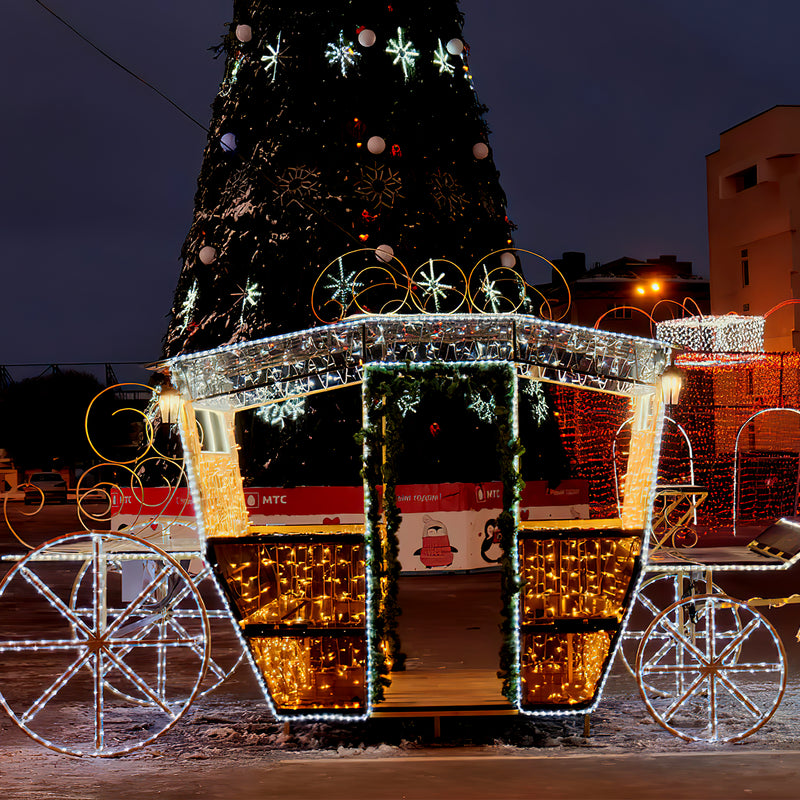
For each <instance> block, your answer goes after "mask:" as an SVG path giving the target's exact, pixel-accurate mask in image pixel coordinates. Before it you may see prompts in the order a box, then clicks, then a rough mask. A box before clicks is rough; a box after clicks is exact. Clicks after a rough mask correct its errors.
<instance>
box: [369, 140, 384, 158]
mask: <svg viewBox="0 0 800 800" xmlns="http://www.w3.org/2000/svg"><path fill="white" fill-rule="evenodd" d="M385 149H386V142H385V141H384V140H383V139H381V137H380V136H372V137H370V138H369V139H368V140H367V150H369V151H370V153H372V155H374V156H377V155H380V154H381V153H382V152H383V151H384V150H385Z"/></svg>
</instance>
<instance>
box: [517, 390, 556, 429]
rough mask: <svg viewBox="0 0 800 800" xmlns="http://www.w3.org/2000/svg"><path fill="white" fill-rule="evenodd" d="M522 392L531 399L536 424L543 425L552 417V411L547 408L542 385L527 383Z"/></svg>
mask: <svg viewBox="0 0 800 800" xmlns="http://www.w3.org/2000/svg"><path fill="white" fill-rule="evenodd" d="M522 391H523V392H524V393H525V394H526V395H528V397H530V398H531V413H532V414H533V418H534V419H535V420H536V424H537V425H543V424H544V423H545V422H546V421H547V417H548V416H549V415H550V409H549V408H548V407H547V398H546V397H545V396H544V389H542V384H541V383H540V382H539V381H526V382H525V386H524V388H523V389H522Z"/></svg>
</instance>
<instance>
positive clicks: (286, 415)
mask: <svg viewBox="0 0 800 800" xmlns="http://www.w3.org/2000/svg"><path fill="white" fill-rule="evenodd" d="M305 411H306V399H305V397H290V398H288V399H287V400H284V401H283V402H282V403H270V404H269V405H266V406H261V408H259V409H258V411H256V414H258V416H259V417H261V419H263V420H264V422H268V423H269V424H270V425H275V426H277V427H278V428H283V427H284V425H286V421H287V420H291V421H295V420H297V419H299V418H300V417H301V416H303V414H305Z"/></svg>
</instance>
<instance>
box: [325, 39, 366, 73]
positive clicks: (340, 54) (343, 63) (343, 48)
mask: <svg viewBox="0 0 800 800" xmlns="http://www.w3.org/2000/svg"><path fill="white" fill-rule="evenodd" d="M325 57H326V58H327V59H328V63H329V64H338V65H339V69H340V70H341V73H342V76H345V75H347V70H348V69H349V68H350V67H352V66H355V63H356V61H357V60H358V59H359V58H361V53H357V52H356V51H355V50H353V45H352V43H350V42H346V41H345V39H344V32H343V31H339V41H338V42H336V43H334V42H329V43H328V48H327V50H325Z"/></svg>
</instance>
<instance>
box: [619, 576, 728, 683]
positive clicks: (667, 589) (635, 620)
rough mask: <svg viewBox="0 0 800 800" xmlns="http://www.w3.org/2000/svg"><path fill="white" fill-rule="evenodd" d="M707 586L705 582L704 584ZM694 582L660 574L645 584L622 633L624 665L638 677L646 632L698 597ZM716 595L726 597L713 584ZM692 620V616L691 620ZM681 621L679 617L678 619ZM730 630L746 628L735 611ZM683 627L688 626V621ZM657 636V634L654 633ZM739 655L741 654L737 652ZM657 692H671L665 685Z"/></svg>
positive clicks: (640, 588) (645, 581) (726, 621)
mask: <svg viewBox="0 0 800 800" xmlns="http://www.w3.org/2000/svg"><path fill="white" fill-rule="evenodd" d="M703 585H704V586H705V583H704V584H703ZM694 587H695V584H694V581H692V579H691V578H688V577H684V576H682V575H677V574H675V573H660V574H657V575H652V576H651V577H649V578H646V579H645V580H644V581H642V585H641V586H640V587H639V591H638V593H637V595H636V601H635V603H634V606H633V610H632V611H631V616H630V619H629V620H628V626H627V627H626V628H625V632H624V633H623V634H622V643H621V646H620V648H619V655H620V658H621V659H622V663H623V664H624V665H625V667H626V669H627V670H628V672H630V674H631V675H633V677H634V678H636V677H637V676H636V670H635V667H636V654H637V652H638V650H639V644H640V643H641V641H642V639H643V637H644V634H645V632H646V631H647V629H648V628H649V627H650V625H651V624H652V622H653V620H654V619H655V618H656V617H657V616H658V615H659V614H660V613H661V612H662V610H663V609H665V608H666V607H667V606H671V605H673V604H675V603H678V602H679V601H680V600H682V599H684V596H686V597H687V598H691V597H696V596H697V595H696V594H695V592H694ZM711 592H712V594H725V592H724V591H723V590H722V589H721V588H720V587H719V586H717V585H716V584H715V583H712V584H711ZM696 613H700V614H704V613H705V611H704V609H702V608H701V609H700V610H699V611H696ZM687 619H688V617H687ZM676 622H677V617H676ZM723 622H724V624H725V626H726V628H729V629H731V630H735V631H740V630H741V629H742V625H741V621H740V620H739V617H738V614H737V612H736V609H735V608H730V609H728V614H727V615H726V618H725V619H724V620H723ZM680 624H686V620H684V621H683V622H681V623H680ZM653 635H654V636H656V635H657V634H653ZM737 652H738V651H737ZM650 688H651V690H652V691H653V692H656V691H662V692H663V691H667V688H668V687H666V686H665V685H664V684H663V683H662V685H661V686H660V688H659V689H658V690H657V689H656V688H655V687H650ZM679 688H680V687H679V686H677V685H676V686H674V687H672V690H671V691H672V693H674V692H675V691H678V690H679Z"/></svg>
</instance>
